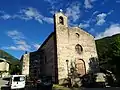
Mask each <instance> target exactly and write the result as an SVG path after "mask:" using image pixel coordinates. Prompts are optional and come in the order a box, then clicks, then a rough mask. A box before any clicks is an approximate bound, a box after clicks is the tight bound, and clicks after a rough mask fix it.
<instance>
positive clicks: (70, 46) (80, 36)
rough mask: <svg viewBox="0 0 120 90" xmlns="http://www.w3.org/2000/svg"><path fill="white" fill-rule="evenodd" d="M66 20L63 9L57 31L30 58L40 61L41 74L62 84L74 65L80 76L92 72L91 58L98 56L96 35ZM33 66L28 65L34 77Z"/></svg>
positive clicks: (57, 18)
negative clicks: (69, 23)
mask: <svg viewBox="0 0 120 90" xmlns="http://www.w3.org/2000/svg"><path fill="white" fill-rule="evenodd" d="M67 21H68V20H67V16H65V15H64V14H63V13H62V12H58V13H56V14H55V15H54V32H53V33H51V34H50V35H49V36H48V38H47V39H46V40H45V41H44V43H43V44H42V45H41V46H40V48H39V49H38V50H37V51H35V54H36V55H33V56H29V60H32V59H30V58H33V57H35V58H37V59H35V60H34V58H33V60H32V61H36V60H37V61H38V62H39V63H38V66H39V68H37V69H39V74H40V75H46V76H51V77H52V80H53V82H54V83H59V84H62V83H63V81H64V80H65V79H66V78H68V76H69V74H70V73H71V69H72V67H75V68H76V71H77V73H78V74H79V75H80V76H83V75H85V74H87V73H88V72H89V71H90V65H89V63H90V60H91V58H98V56H97V51H96V45H95V40H94V37H93V36H92V35H90V34H89V33H87V32H85V31H84V30H82V29H80V28H79V27H68V23H67ZM36 56H37V57H36ZM22 61H26V60H25V59H24V60H22ZM29 62H30V61H29ZM34 65H35V64H33V62H32V63H29V66H28V67H27V68H29V69H28V70H29V76H31V77H32V75H35V74H31V70H32V69H30V67H31V66H34ZM24 66H25V65H24ZM22 72H24V70H22ZM36 74H38V73H36ZM36 76H39V75H36Z"/></svg>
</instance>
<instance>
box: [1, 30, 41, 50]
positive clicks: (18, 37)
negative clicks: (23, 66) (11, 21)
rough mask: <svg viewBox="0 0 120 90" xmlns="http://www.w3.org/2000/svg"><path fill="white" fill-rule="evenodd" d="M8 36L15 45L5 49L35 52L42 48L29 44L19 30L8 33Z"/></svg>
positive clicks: (38, 45)
mask: <svg viewBox="0 0 120 90" xmlns="http://www.w3.org/2000/svg"><path fill="white" fill-rule="evenodd" d="M6 34H7V36H8V37H10V38H11V39H12V40H13V43H14V45H9V46H4V47H2V48H3V49H9V50H16V51H33V50H36V49H38V48H39V47H40V44H37V43H31V42H30V43H29V42H28V40H27V38H26V37H25V36H24V35H23V33H22V32H19V31H18V30H10V31H7V32H6Z"/></svg>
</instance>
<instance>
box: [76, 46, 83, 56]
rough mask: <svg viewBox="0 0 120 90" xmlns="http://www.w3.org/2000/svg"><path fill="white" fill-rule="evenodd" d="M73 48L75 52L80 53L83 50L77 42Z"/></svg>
mask: <svg viewBox="0 0 120 90" xmlns="http://www.w3.org/2000/svg"><path fill="white" fill-rule="evenodd" d="M75 50H76V52H77V53H78V54H81V53H82V52H83V48H82V46H81V45H79V44H77V45H76V46H75Z"/></svg>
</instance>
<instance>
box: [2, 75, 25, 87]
mask: <svg viewBox="0 0 120 90" xmlns="http://www.w3.org/2000/svg"><path fill="white" fill-rule="evenodd" d="M7 78H9V79H7ZM7 78H3V80H8V81H9V82H8V87H10V89H24V88H25V82H26V80H25V75H11V76H10V77H7Z"/></svg>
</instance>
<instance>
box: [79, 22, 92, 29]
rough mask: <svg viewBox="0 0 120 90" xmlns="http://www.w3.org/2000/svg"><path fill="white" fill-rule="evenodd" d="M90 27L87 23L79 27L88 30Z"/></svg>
mask: <svg viewBox="0 0 120 90" xmlns="http://www.w3.org/2000/svg"><path fill="white" fill-rule="evenodd" d="M89 26H90V25H89V24H88V23H85V24H83V23H80V24H79V27H80V28H88V27H89Z"/></svg>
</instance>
